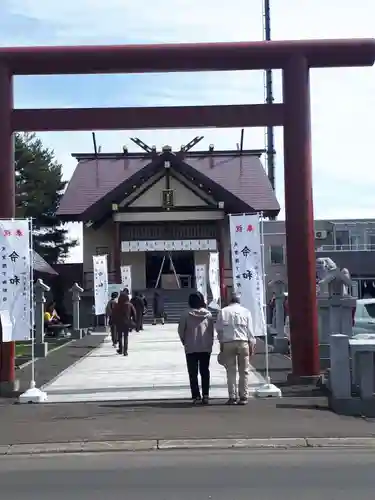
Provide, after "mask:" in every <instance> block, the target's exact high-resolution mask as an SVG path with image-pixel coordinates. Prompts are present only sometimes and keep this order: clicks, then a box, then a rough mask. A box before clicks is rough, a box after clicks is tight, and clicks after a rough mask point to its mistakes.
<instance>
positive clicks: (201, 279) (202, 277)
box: [195, 264, 207, 303]
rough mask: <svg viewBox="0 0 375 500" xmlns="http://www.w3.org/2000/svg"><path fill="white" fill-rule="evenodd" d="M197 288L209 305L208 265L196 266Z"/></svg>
mask: <svg viewBox="0 0 375 500" xmlns="http://www.w3.org/2000/svg"><path fill="white" fill-rule="evenodd" d="M195 286H196V289H197V290H198V292H200V293H201V294H202V295H203V297H204V301H205V302H206V303H207V266H206V264H198V265H196V266H195Z"/></svg>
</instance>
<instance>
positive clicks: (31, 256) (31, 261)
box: [29, 219, 36, 389]
mask: <svg viewBox="0 0 375 500" xmlns="http://www.w3.org/2000/svg"><path fill="white" fill-rule="evenodd" d="M29 235H30V238H29V245H30V249H29V252H30V305H31V307H30V322H31V329H30V330H31V381H30V389H34V388H35V386H36V384H35V331H34V259H33V219H29Z"/></svg>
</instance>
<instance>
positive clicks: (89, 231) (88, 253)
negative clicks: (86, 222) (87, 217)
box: [82, 220, 114, 273]
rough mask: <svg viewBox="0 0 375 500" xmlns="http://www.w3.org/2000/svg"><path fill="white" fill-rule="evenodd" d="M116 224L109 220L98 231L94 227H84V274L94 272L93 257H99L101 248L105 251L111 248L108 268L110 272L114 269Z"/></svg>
mask: <svg viewBox="0 0 375 500" xmlns="http://www.w3.org/2000/svg"><path fill="white" fill-rule="evenodd" d="M113 225H114V222H113V221H112V220H109V221H108V222H106V223H105V224H103V226H101V227H99V228H98V229H94V228H93V227H85V226H83V238H82V241H83V272H84V273H87V272H92V269H93V264H92V257H93V255H97V250H100V248H102V249H105V248H109V252H110V255H109V260H108V267H109V270H110V271H112V270H113V269H114V262H113V250H112V247H113V241H114V236H113V235H114V229H113Z"/></svg>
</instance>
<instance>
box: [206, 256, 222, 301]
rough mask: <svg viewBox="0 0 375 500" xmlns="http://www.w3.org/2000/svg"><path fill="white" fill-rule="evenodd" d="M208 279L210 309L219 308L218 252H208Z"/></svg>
mask: <svg viewBox="0 0 375 500" xmlns="http://www.w3.org/2000/svg"><path fill="white" fill-rule="evenodd" d="M208 280H209V282H210V288H211V293H212V302H211V303H210V307H211V309H220V271H219V254H218V252H210V262H209V267H208Z"/></svg>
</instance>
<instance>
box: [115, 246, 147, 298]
mask: <svg viewBox="0 0 375 500" xmlns="http://www.w3.org/2000/svg"><path fill="white" fill-rule="evenodd" d="M121 265H122V266H132V288H133V290H144V289H145V288H146V252H123V253H122V254H121Z"/></svg>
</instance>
